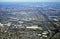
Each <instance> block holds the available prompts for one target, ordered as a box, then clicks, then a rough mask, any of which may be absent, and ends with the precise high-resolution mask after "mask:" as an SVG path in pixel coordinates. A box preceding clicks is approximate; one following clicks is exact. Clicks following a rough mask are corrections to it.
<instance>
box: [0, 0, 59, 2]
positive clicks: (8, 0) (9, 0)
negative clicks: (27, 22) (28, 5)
mask: <svg viewBox="0 0 60 39" xmlns="http://www.w3.org/2000/svg"><path fill="white" fill-rule="evenodd" d="M0 2H60V0H0Z"/></svg>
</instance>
